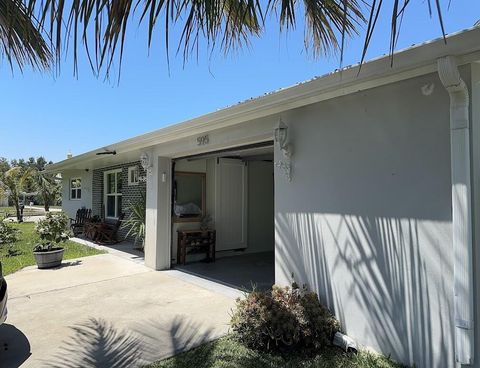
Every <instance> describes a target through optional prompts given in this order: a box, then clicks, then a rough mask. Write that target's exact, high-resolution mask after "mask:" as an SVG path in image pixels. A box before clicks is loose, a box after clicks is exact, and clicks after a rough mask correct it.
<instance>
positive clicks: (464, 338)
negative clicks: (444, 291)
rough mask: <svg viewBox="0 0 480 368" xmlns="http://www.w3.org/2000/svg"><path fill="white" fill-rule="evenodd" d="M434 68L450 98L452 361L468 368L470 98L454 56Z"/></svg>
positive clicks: (471, 341) (470, 348)
mask: <svg viewBox="0 0 480 368" xmlns="http://www.w3.org/2000/svg"><path fill="white" fill-rule="evenodd" d="M437 64H438V75H439V76H440V80H441V81H442V84H443V86H444V87H445V89H446V90H447V91H448V93H449V95H450V145H451V153H450V154H451V166H452V167H451V175H452V230H453V250H454V304H455V307H454V309H455V323H454V324H455V359H456V361H457V362H458V363H461V364H468V365H470V364H473V361H474V321H473V315H474V310H473V265H472V259H473V257H472V253H473V243H472V199H471V182H470V170H471V166H470V121H469V94H468V88H467V86H466V84H465V82H464V81H463V80H462V79H461V78H460V73H459V71H458V66H457V60H456V59H455V58H454V57H453V56H446V57H443V58H440V59H438V61H437Z"/></svg>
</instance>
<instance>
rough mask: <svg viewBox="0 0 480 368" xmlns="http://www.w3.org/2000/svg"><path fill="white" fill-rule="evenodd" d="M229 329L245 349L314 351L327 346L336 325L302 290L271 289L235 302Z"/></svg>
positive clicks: (281, 351) (295, 287) (311, 294)
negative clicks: (230, 328)
mask: <svg viewBox="0 0 480 368" xmlns="http://www.w3.org/2000/svg"><path fill="white" fill-rule="evenodd" d="M231 327H232V330H233V333H234V336H235V337H236V338H237V339H238V340H239V341H240V342H242V343H243V344H244V345H246V346H247V347H249V348H252V349H257V350H263V351H271V352H280V353H283V352H289V351H292V350H295V351H297V352H309V351H310V352H314V351H318V350H320V349H322V348H323V347H325V346H327V345H329V344H330V343H331V341H332V338H333V335H334V334H335V332H337V331H339V330H340V324H339V323H338V321H337V320H336V319H335V317H334V316H333V314H332V313H331V312H330V311H329V310H328V309H327V308H326V307H324V306H323V305H322V304H321V303H320V301H319V300H318V296H317V294H316V293H313V292H310V291H308V290H307V289H306V287H302V288H299V287H298V286H297V285H296V284H295V283H293V284H292V286H291V287H278V286H274V287H273V288H272V290H268V291H253V292H251V293H250V294H248V295H247V296H246V298H244V299H237V305H236V310H235V311H234V313H233V315H232V320H231Z"/></svg>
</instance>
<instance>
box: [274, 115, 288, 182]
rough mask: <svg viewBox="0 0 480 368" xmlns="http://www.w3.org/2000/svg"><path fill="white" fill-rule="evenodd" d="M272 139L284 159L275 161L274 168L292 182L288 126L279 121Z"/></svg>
mask: <svg viewBox="0 0 480 368" xmlns="http://www.w3.org/2000/svg"><path fill="white" fill-rule="evenodd" d="M273 139H274V141H275V144H276V145H277V146H278V148H280V150H281V151H282V153H283V156H284V157H285V160H280V161H276V162H275V166H276V167H278V168H280V169H282V170H283V173H284V175H285V177H286V178H287V180H288V181H292V162H291V161H292V160H291V159H292V150H291V145H290V144H289V143H288V126H287V125H286V124H285V123H284V122H283V121H282V120H281V119H280V122H279V123H278V126H277V127H276V128H275V130H274V132H273Z"/></svg>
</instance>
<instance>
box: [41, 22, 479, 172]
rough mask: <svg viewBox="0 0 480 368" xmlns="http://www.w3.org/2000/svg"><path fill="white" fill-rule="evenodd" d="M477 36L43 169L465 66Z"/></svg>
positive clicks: (440, 42) (403, 53)
mask: <svg viewBox="0 0 480 368" xmlns="http://www.w3.org/2000/svg"><path fill="white" fill-rule="evenodd" d="M479 37H480V28H473V29H471V30H468V31H462V32H458V33H456V34H452V35H449V36H448V37H447V39H448V43H447V44H446V45H445V44H444V39H443V38H439V39H437V40H433V41H429V42H425V43H423V44H421V45H416V46H414V47H411V48H408V49H405V50H400V51H398V52H396V53H395V54H394V63H395V66H394V67H392V66H391V58H390V56H389V55H386V56H382V57H379V58H377V59H374V60H370V61H368V62H366V63H365V64H363V65H362V66H361V69H360V65H358V64H357V65H354V66H351V67H347V68H344V69H342V70H337V71H335V72H333V73H330V74H327V75H324V76H322V77H319V78H315V79H313V80H310V81H307V82H304V83H300V84H297V85H294V86H292V87H288V88H284V89H281V90H278V91H276V92H274V93H270V94H265V95H263V96H260V97H257V98H254V99H251V100H247V101H245V102H242V103H239V104H236V105H233V106H230V107H227V108H224V109H221V110H218V111H215V112H212V113H209V114H206V115H203V116H200V117H197V118H194V119H190V120H187V121H185V122H182V123H180V124H175V125H172V126H168V127H166V128H162V129H159V130H156V131H154V132H150V133H146V134H143V135H140V136H137V137H134V138H130V139H127V140H124V141H122V142H118V143H115V144H111V145H109V146H106V147H102V148H99V149H97V150H94V151H90V152H87V153H84V154H81V155H78V156H75V157H73V158H70V159H67V160H64V161H60V162H58V163H55V164H53V165H49V167H48V169H47V170H48V171H52V172H54V171H62V170H65V169H68V168H69V167H71V166H73V165H74V164H78V163H81V162H83V161H93V160H96V159H98V156H97V155H96V154H97V153H99V152H103V151H104V150H105V149H109V150H116V151H117V152H118V153H119V154H121V153H124V152H131V151H134V150H142V149H145V148H147V147H151V146H154V145H157V144H162V143H165V142H170V141H174V140H178V139H182V138H187V137H191V136H195V135H199V134H204V133H205V132H207V131H212V130H216V129H222V128H226V127H229V126H233V125H236V124H239V123H242V122H246V121H251V120H254V119H259V118H263V117H267V116H270V115H274V114H278V113H282V112H284V111H287V110H291V109H294V108H299V107H302V106H306V105H310V104H313V103H317V102H320V101H325V100H328V99H332V98H336V97H340V96H344V95H347V94H350V93H355V92H358V91H362V90H367V89H370V88H374V87H378V86H382V85H385V84H389V83H394V82H397V81H400V80H404V79H407V78H414V77H416V76H420V75H424V74H427V73H434V72H436V70H437V66H436V60H437V59H438V58H439V57H442V56H445V55H455V56H457V61H458V63H459V65H462V64H467V63H469V62H472V61H473V60H479V59H480V50H479V49H480V47H479V45H478V38H479Z"/></svg>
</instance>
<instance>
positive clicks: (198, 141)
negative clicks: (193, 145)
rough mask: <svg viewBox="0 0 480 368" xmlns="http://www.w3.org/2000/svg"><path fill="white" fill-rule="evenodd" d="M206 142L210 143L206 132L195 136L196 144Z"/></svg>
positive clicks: (205, 143)
mask: <svg viewBox="0 0 480 368" xmlns="http://www.w3.org/2000/svg"><path fill="white" fill-rule="evenodd" d="M208 143H210V138H209V137H208V134H206V135H202V136H200V137H197V145H198V146H205V145H207V144H208Z"/></svg>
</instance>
